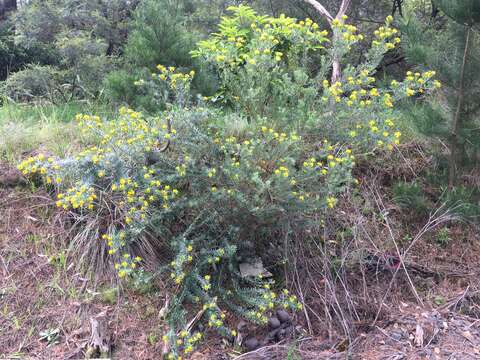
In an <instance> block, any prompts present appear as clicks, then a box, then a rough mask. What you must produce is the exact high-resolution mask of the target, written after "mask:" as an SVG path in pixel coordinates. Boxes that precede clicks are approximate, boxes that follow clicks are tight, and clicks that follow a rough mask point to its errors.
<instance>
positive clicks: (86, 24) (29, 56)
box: [0, 0, 135, 101]
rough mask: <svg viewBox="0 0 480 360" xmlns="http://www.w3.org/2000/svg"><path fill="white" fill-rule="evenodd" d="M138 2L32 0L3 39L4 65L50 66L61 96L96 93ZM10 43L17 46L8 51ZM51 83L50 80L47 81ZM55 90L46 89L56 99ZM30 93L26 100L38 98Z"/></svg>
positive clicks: (13, 67)
mask: <svg viewBox="0 0 480 360" xmlns="http://www.w3.org/2000/svg"><path fill="white" fill-rule="evenodd" d="M134 3H135V2H130V1H127V0H114V1H108V2H98V1H93V0H88V1H77V0H61V1H53V0H48V1H38V0H34V1H29V2H28V3H27V4H25V5H24V6H22V7H20V8H19V10H18V11H17V12H16V13H15V14H14V15H13V18H12V28H13V26H14V28H15V31H13V30H11V31H10V32H7V34H6V36H5V40H4V41H3V40H2V44H5V45H4V46H5V47H6V48H7V51H8V54H6V55H5V56H3V54H2V51H1V50H0V61H7V59H8V61H9V64H8V65H7V67H6V68H5V69H8V70H9V71H17V70H20V71H22V66H24V65H27V64H35V65H31V66H36V64H37V63H40V64H42V65H45V66H50V68H49V69H51V70H52V72H55V74H56V77H57V78H58V79H57V81H56V82H57V84H55V86H54V88H55V93H56V94H55V96H56V98H55V100H57V101H69V100H72V99H73V98H96V97H97V96H99V94H100V93H101V92H102V85H103V78H104V77H105V75H106V74H107V73H108V72H110V71H111V69H112V66H113V65H114V63H115V61H114V58H113V56H115V55H118V54H119V53H120V52H121V47H122V45H123V43H124V42H125V40H126V35H127V33H126V30H127V20H128V19H129V17H130V12H131V10H132V9H133V7H134V6H135V5H134ZM1 48H2V47H1V46H0V49H1ZM10 48H18V50H15V51H10V50H9V49H10ZM3 58H5V60H3ZM9 67H10V69H9ZM27 71H28V69H27ZM27 74H28V76H30V77H32V74H30V73H27ZM19 76H25V75H19ZM14 85H15V83H13V84H10V87H11V88H12V87H13V86H14ZM19 85H22V84H19ZM49 85H50V83H49V81H46V85H45V86H46V87H49ZM24 89H25V87H24V86H22V87H20V88H19V89H12V90H14V91H15V92H19V93H22V92H23V90H24ZM51 93H52V92H51V91H50V92H47V94H48V98H49V100H54V99H53V98H52V97H50V95H51ZM31 95H32V96H29V97H28V98H23V99H22V101H27V100H37V99H38V97H37V96H36V95H35V94H31ZM42 98H43V99H45V98H47V96H42Z"/></svg>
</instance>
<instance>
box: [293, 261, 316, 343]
mask: <svg viewBox="0 0 480 360" xmlns="http://www.w3.org/2000/svg"><path fill="white" fill-rule="evenodd" d="M294 266H295V276H296V277H297V288H298V292H299V295H300V300H301V302H302V303H303V304H305V297H304V296H303V290H302V286H301V285H300V283H301V282H300V276H298V269H297V262H296V261H295V264H294ZM303 313H304V314H305V319H306V320H307V325H308V332H309V333H310V334H312V333H313V329H312V323H311V322H310V317H309V316H308V311H307V309H306V307H305V306H304V307H303Z"/></svg>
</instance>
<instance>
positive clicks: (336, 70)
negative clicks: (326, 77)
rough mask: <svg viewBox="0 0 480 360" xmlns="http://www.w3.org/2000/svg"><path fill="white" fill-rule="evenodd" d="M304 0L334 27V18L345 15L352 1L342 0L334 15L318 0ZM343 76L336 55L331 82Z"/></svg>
mask: <svg viewBox="0 0 480 360" xmlns="http://www.w3.org/2000/svg"><path fill="white" fill-rule="evenodd" d="M304 1H305V2H306V3H307V4H310V5H312V6H313V8H314V9H315V10H317V12H318V13H319V14H320V15H321V16H322V17H323V18H325V19H326V20H327V21H328V24H329V25H330V27H332V21H333V19H340V18H341V17H342V16H343V15H345V13H346V12H347V10H348V8H349V7H350V4H351V2H352V0H342V3H341V4H340V8H339V10H338V13H337V15H336V16H335V17H333V16H332V14H331V13H330V12H329V11H328V10H327V9H326V8H325V6H323V5H322V4H321V3H319V2H318V1H317V0H304ZM341 77H342V67H341V65H340V59H338V58H336V57H334V58H333V64H332V79H331V83H332V84H333V83H335V82H337V81H338V80H339V79H340V78H341Z"/></svg>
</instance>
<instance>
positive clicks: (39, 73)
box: [2, 65, 62, 102]
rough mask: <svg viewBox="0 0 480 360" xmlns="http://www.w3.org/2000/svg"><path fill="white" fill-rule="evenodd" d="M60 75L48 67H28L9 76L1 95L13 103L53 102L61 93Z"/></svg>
mask: <svg viewBox="0 0 480 360" xmlns="http://www.w3.org/2000/svg"><path fill="white" fill-rule="evenodd" d="M61 84H62V75H61V74H60V73H59V72H58V71H57V70H56V69H55V68H53V67H51V66H49V65H29V66H27V67H26V68H25V69H23V70H20V71H17V72H16V73H13V74H11V75H10V76H9V77H8V78H7V80H6V81H5V82H4V83H3V85H2V93H3V95H5V96H7V97H8V98H10V99H12V100H14V101H23V102H27V101H32V100H48V101H52V102H55V100H56V99H57V97H58V95H59V94H60V93H61V88H60V86H61Z"/></svg>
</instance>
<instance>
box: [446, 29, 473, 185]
mask: <svg viewBox="0 0 480 360" xmlns="http://www.w3.org/2000/svg"><path fill="white" fill-rule="evenodd" d="M471 31H472V29H471V27H468V28H467V38H466V40H465V50H464V52H463V60H462V68H461V70H460V84H459V88H458V95H457V109H456V110H455V114H454V116H453V122H452V130H451V140H450V161H449V174H448V185H449V187H450V188H452V187H453V186H455V184H456V183H457V177H458V176H457V172H458V169H457V166H458V160H459V159H458V158H459V154H460V144H459V139H458V132H459V130H460V125H461V114H462V110H463V102H464V92H465V89H464V87H465V67H466V65H467V58H468V52H469V50H470V34H471Z"/></svg>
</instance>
